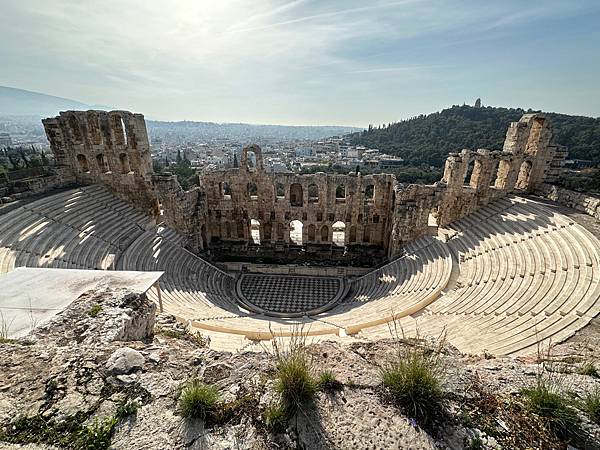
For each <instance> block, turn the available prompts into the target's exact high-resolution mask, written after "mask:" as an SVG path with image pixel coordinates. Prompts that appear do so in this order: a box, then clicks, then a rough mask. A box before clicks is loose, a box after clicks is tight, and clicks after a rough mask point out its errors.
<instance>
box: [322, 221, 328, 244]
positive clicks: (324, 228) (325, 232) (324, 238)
mask: <svg viewBox="0 0 600 450" xmlns="http://www.w3.org/2000/svg"><path fill="white" fill-rule="evenodd" d="M320 237H321V242H324V243H325V242H329V227H328V226H327V225H323V226H322V227H321V236H320Z"/></svg>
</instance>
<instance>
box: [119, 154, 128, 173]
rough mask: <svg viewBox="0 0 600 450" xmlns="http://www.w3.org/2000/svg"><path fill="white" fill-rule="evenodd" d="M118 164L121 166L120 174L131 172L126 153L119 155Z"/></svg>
mask: <svg viewBox="0 0 600 450" xmlns="http://www.w3.org/2000/svg"><path fill="white" fill-rule="evenodd" d="M119 163H120V164H121V173H123V174H127V173H129V172H130V171H131V168H130V167H129V157H128V156H127V153H121V154H120V155H119Z"/></svg>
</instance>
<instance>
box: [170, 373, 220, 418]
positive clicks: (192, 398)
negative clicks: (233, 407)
mask: <svg viewBox="0 0 600 450" xmlns="http://www.w3.org/2000/svg"><path fill="white" fill-rule="evenodd" d="M218 403H219V390H218V389H217V388H216V387H215V386H211V385H209V384H205V383H203V382H202V381H200V380H199V379H197V378H192V379H191V380H190V381H188V383H187V385H186V386H185V387H184V388H183V390H182V391H181V395H180V396H179V413H180V414H181V416H183V417H185V418H186V419H206V417H207V416H208V415H212V414H213V413H214V412H215V409H216V406H217V404H218Z"/></svg>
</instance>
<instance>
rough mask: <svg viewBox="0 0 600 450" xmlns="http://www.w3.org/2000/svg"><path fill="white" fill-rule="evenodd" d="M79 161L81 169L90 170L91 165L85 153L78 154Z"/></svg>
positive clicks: (85, 171) (83, 170)
mask: <svg viewBox="0 0 600 450" xmlns="http://www.w3.org/2000/svg"><path fill="white" fill-rule="evenodd" d="M77 162H78V163H79V170H80V171H82V172H84V173H87V172H89V171H90V166H89V165H88V162H87V158H86V157H85V155H82V154H79V155H77Z"/></svg>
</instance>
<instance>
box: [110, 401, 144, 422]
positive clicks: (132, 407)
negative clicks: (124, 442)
mask: <svg viewBox="0 0 600 450" xmlns="http://www.w3.org/2000/svg"><path fill="white" fill-rule="evenodd" d="M139 407H140V405H138V404H137V402H127V403H121V404H120V405H119V406H118V407H117V412H116V413H115V416H116V417H117V418H118V419H125V418H127V417H130V416H135V415H136V414H137V412H138V409H139Z"/></svg>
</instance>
